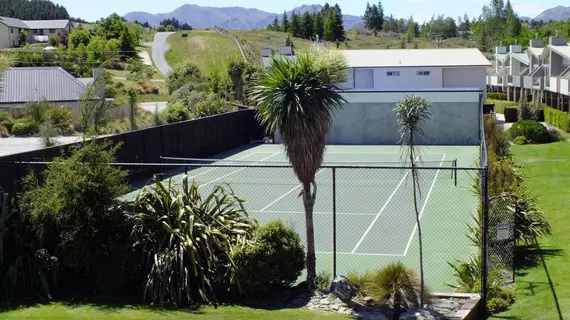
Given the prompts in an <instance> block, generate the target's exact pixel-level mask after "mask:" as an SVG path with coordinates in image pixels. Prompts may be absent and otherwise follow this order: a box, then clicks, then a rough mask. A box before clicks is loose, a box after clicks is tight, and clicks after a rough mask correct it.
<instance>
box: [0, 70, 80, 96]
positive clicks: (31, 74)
mask: <svg viewBox="0 0 570 320" xmlns="http://www.w3.org/2000/svg"><path fill="white" fill-rule="evenodd" d="M0 86H1V87H2V90H0V103H21V102H27V101H34V100H39V99H41V98H45V99H46V100H48V101H78V100H80V99H81V94H82V93H83V91H84V90H85V88H86V86H85V85H84V84H83V83H81V82H80V81H79V80H77V79H75V78H74V77H73V76H72V75H71V74H69V73H68V72H67V71H65V70H63V69H62V68H60V67H46V68H37V67H34V68H9V69H7V70H6V71H5V72H4V75H3V76H2V77H1V78H0Z"/></svg>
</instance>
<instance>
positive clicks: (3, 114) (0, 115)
mask: <svg viewBox="0 0 570 320" xmlns="http://www.w3.org/2000/svg"><path fill="white" fill-rule="evenodd" d="M10 118H11V117H10V114H9V113H8V112H6V111H0V121H4V120H8V119H10Z"/></svg>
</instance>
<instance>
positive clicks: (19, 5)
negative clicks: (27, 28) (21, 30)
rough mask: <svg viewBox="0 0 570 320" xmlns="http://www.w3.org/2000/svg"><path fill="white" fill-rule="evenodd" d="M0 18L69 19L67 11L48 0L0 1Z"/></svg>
mask: <svg viewBox="0 0 570 320" xmlns="http://www.w3.org/2000/svg"><path fill="white" fill-rule="evenodd" d="M0 4H1V5H0V16H3V17H11V18H17V19H21V20H57V19H69V13H68V12H67V9H66V8H65V7H63V6H60V5H59V4H55V3H53V2H51V1H48V0H42V1H28V0H0Z"/></svg>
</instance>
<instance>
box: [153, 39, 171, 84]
mask: <svg viewBox="0 0 570 320" xmlns="http://www.w3.org/2000/svg"><path fill="white" fill-rule="evenodd" d="M171 34H174V32H158V33H157V34H155V35H154V42H153V44H152V60H153V61H154V65H155V66H156V68H157V69H158V71H160V72H161V73H162V74H164V75H165V76H168V73H169V72H170V70H171V68H170V66H169V65H168V63H167V62H166V59H165V58H164V54H165V53H166V52H167V51H168V49H169V48H170V46H169V45H168V43H167V42H166V38H168V36H170V35H171Z"/></svg>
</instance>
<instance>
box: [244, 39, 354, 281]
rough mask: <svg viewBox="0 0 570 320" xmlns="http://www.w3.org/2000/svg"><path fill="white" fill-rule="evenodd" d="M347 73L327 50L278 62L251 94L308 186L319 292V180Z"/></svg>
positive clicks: (312, 263) (311, 255)
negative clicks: (316, 218)
mask: <svg viewBox="0 0 570 320" xmlns="http://www.w3.org/2000/svg"><path fill="white" fill-rule="evenodd" d="M347 68H348V65H347V63H346V61H345V59H344V57H343V56H342V55H341V54H340V53H338V52H327V51H324V50H317V51H315V52H312V53H311V54H309V53H305V54H301V55H298V56H297V59H296V60H291V59H288V58H286V59H283V60H281V59H277V58H273V59H272V65H271V67H270V68H269V70H268V71H266V72H264V73H263V74H261V75H260V77H259V78H258V79H257V81H256V84H255V86H254V88H253V90H252V97H253V100H254V101H255V102H256V104H257V105H258V112H257V116H258V119H260V121H261V123H262V124H264V125H265V126H266V128H267V131H268V132H275V131H276V130H278V131H279V132H280V133H281V137H282V140H283V145H284V148H285V153H286V154H287V157H288V158H289V161H290V162H291V165H292V166H293V170H294V172H295V174H296V175H297V178H298V179H299V181H300V182H301V184H302V186H303V191H302V195H303V204H304V207H305V223H306V233H307V283H308V284H309V288H310V289H314V283H315V277H316V255H315V235H314V226H313V207H314V205H315V199H316V195H317V185H316V183H315V174H316V172H317V170H318V168H319V167H320V166H321V163H322V161H323V156H324V152H325V137H326V136H327V134H328V133H329V131H330V128H331V125H332V114H333V112H334V110H335V109H337V108H340V107H341V106H342V104H343V103H344V102H345V100H344V98H343V97H342V95H341V94H340V92H339V91H337V89H338V87H337V85H336V84H337V83H340V82H343V81H344V79H345V72H344V71H345V70H346V69H347ZM311 186H312V190H311Z"/></svg>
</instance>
